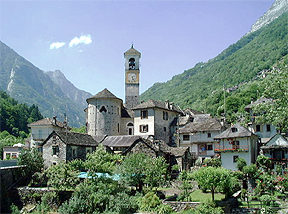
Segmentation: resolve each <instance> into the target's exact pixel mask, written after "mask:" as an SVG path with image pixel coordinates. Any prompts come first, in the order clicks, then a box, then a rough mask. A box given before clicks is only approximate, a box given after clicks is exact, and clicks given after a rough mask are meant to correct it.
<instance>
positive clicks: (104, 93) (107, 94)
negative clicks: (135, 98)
mask: <svg viewBox="0 0 288 214" xmlns="http://www.w3.org/2000/svg"><path fill="white" fill-rule="evenodd" d="M99 98H105V99H119V100H121V99H120V98H118V97H116V96H115V95H114V94H112V93H111V92H110V91H109V90H108V89H107V88H105V89H104V90H102V91H100V92H99V93H97V94H96V95H94V96H93V97H90V98H88V99H87V101H88V100H90V99H99Z"/></svg>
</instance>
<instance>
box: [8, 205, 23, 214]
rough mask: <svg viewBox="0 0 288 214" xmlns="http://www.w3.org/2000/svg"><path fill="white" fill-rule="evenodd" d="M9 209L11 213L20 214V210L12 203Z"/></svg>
mask: <svg viewBox="0 0 288 214" xmlns="http://www.w3.org/2000/svg"><path fill="white" fill-rule="evenodd" d="M10 210H11V214H20V213H21V212H20V210H19V209H18V207H17V206H16V205H14V204H12V205H11V207H10Z"/></svg>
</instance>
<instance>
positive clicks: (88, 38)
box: [69, 34, 92, 47]
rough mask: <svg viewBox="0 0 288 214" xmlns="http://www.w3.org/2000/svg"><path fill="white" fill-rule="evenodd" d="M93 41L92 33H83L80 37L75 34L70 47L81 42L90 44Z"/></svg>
mask: <svg viewBox="0 0 288 214" xmlns="http://www.w3.org/2000/svg"><path fill="white" fill-rule="evenodd" d="M91 42H92V39H91V35H90V34H87V35H82V36H80V37H77V36H75V37H74V38H73V39H72V40H71V41H70V43H69V47H73V46H76V45H79V44H85V45H88V44H90V43H91Z"/></svg>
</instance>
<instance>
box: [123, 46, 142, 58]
mask: <svg viewBox="0 0 288 214" xmlns="http://www.w3.org/2000/svg"><path fill="white" fill-rule="evenodd" d="M126 55H139V56H141V53H140V52H139V51H137V50H136V49H134V47H133V45H132V46H131V48H130V49H129V50H128V51H126V52H125V53H124V56H126Z"/></svg>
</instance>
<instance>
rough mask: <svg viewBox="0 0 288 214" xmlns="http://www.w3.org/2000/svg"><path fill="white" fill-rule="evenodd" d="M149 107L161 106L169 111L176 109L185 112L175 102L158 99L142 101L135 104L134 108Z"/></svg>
mask: <svg viewBox="0 0 288 214" xmlns="http://www.w3.org/2000/svg"><path fill="white" fill-rule="evenodd" d="M147 108H161V109H165V110H168V111H176V112H178V113H183V112H182V111H181V109H180V108H178V107H177V106H175V105H174V104H172V103H169V102H162V101H157V100H148V101H146V102H143V103H140V104H139V105H137V106H135V107H134V108H132V109H133V110H138V109H147Z"/></svg>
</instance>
